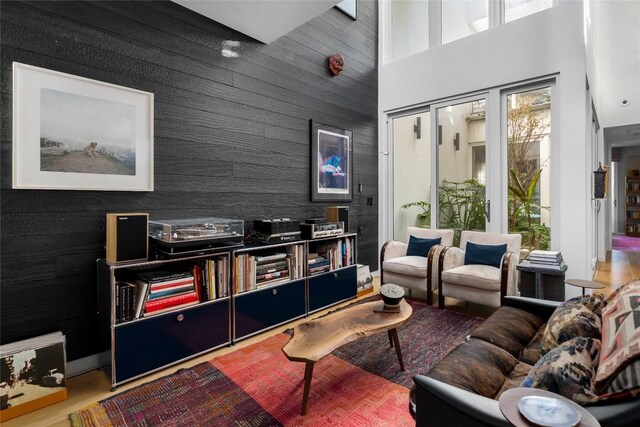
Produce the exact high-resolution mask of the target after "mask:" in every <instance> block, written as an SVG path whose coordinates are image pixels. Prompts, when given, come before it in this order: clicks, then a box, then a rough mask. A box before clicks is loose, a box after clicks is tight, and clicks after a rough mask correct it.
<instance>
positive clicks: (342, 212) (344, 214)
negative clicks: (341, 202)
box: [327, 206, 349, 233]
mask: <svg viewBox="0 0 640 427" xmlns="http://www.w3.org/2000/svg"><path fill="white" fill-rule="evenodd" d="M327 219H328V220H329V222H339V221H342V222H344V232H345V233H348V232H349V206H329V207H328V208H327Z"/></svg>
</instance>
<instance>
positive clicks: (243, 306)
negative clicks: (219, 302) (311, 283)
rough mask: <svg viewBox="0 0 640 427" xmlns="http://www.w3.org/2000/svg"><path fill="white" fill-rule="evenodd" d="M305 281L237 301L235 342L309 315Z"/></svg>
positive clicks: (248, 295)
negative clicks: (307, 313)
mask: <svg viewBox="0 0 640 427" xmlns="http://www.w3.org/2000/svg"><path fill="white" fill-rule="evenodd" d="M304 282H305V280H304V278H303V279H299V280H295V281H292V282H288V283H285V284H282V285H277V286H273V287H270V288H266V289H261V290H256V291H252V292H246V293H243V294H239V295H237V296H236V297H235V298H234V322H235V333H234V339H236V340H237V339H241V338H246V337H248V336H250V335H253V334H255V333H257V332H260V331H263V330H265V329H269V328H272V327H274V326H277V325H280V324H282V323H285V322H289V321H291V320H293V319H297V318H299V317H302V316H304V315H305V314H306V307H305V305H306V304H305V301H306V299H305V290H304V284H305V283H304Z"/></svg>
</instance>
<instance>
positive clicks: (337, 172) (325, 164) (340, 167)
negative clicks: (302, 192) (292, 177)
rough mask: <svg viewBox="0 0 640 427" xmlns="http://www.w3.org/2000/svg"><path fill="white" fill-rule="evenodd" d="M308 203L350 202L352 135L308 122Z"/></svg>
mask: <svg viewBox="0 0 640 427" xmlns="http://www.w3.org/2000/svg"><path fill="white" fill-rule="evenodd" d="M310 134H311V144H310V145H311V168H310V170H311V180H310V182H311V201H312V202H349V201H351V200H352V199H353V132H351V131H349V130H345V129H340V128H337V127H334V126H328V125H324V124H321V123H318V122H315V121H313V120H310Z"/></svg>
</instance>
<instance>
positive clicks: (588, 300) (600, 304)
mask: <svg viewBox="0 0 640 427" xmlns="http://www.w3.org/2000/svg"><path fill="white" fill-rule="evenodd" d="M572 299H574V300H577V301H580V302H581V303H582V304H584V305H585V306H586V307H587V308H588V309H589V310H591V311H593V312H594V313H595V314H597V315H598V316H600V315H601V314H602V309H603V308H604V295H602V294H591V295H582V296H579V297H575V298H572Z"/></svg>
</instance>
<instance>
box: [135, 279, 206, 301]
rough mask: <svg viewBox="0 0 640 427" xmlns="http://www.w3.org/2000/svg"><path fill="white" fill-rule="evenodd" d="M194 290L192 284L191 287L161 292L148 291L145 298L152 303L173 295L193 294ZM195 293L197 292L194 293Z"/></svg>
mask: <svg viewBox="0 0 640 427" xmlns="http://www.w3.org/2000/svg"><path fill="white" fill-rule="evenodd" d="M195 290H196V288H195V286H193V283H192V284H191V285H187V286H180V287H178V288H173V289H163V290H161V291H155V292H154V291H150V292H149V296H148V297H147V299H148V300H149V301H153V300H156V299H160V298H166V297H170V296H173V295H182V294H186V293H189V292H195ZM196 293H197V292H196Z"/></svg>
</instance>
